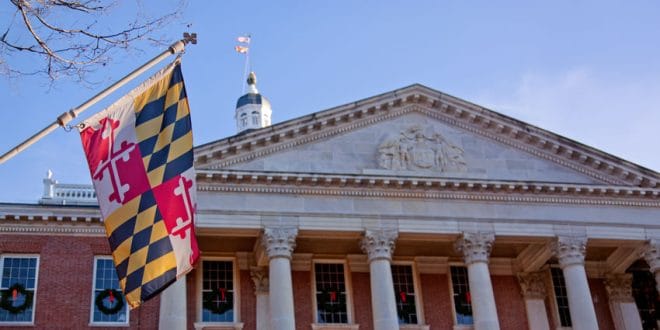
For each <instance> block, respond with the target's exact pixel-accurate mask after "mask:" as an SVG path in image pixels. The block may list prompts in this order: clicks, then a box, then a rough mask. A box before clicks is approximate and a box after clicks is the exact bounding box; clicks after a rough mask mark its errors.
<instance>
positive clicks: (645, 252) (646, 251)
mask: <svg viewBox="0 0 660 330" xmlns="http://www.w3.org/2000/svg"><path fill="white" fill-rule="evenodd" d="M642 257H644V260H645V261H646V263H647V264H649V270H650V271H651V273H653V274H655V273H656V272H658V271H660V240H657V239H651V240H649V241H647V242H646V244H644V248H643V249H642Z"/></svg>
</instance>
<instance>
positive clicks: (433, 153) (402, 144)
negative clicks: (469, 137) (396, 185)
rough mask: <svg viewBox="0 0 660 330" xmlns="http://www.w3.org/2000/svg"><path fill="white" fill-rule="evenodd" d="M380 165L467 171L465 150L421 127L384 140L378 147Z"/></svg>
mask: <svg viewBox="0 0 660 330" xmlns="http://www.w3.org/2000/svg"><path fill="white" fill-rule="evenodd" d="M378 153H379V156H378V165H379V166H380V167H382V168H385V169H388V170H395V171H401V170H409V171H413V170H432V171H440V172H464V171H465V170H466V169H467V164H466V163H465V159H464V158H463V149H461V148H460V147H458V146H456V145H454V144H452V143H450V142H449V141H447V139H445V138H444V137H443V136H442V135H441V134H440V133H437V132H436V131H435V130H433V128H431V127H427V128H426V129H423V128H422V127H421V126H419V125H415V126H411V127H410V128H408V129H406V130H404V131H401V132H400V133H399V136H397V137H391V138H387V139H385V141H384V142H383V143H381V145H380V146H379V147H378Z"/></svg>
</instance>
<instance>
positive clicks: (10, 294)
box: [0, 283, 33, 314]
mask: <svg viewBox="0 0 660 330" xmlns="http://www.w3.org/2000/svg"><path fill="white" fill-rule="evenodd" d="M19 294H20V295H22V296H24V297H25V301H23V303H22V304H20V305H18V306H14V301H16V298H17V297H18V295H19ZM32 298H33V293H32V292H30V291H27V290H25V287H24V286H23V285H22V284H20V283H15V284H14V285H12V286H10V287H9V288H8V289H6V290H2V299H0V308H2V309H4V310H7V311H8V312H9V313H12V314H20V313H22V312H24V311H25V310H26V309H28V308H30V307H31V306H32Z"/></svg>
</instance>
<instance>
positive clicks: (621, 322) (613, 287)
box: [605, 274, 642, 330]
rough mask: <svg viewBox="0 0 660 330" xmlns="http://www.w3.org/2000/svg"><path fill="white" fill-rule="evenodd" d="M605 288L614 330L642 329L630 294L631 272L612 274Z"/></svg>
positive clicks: (635, 305) (606, 281) (608, 277)
mask: <svg viewBox="0 0 660 330" xmlns="http://www.w3.org/2000/svg"><path fill="white" fill-rule="evenodd" d="M605 289H606V290H607V297H608V300H609V303H610V312H612V320H613V321H614V328H615V329H616V330H642V319H641V317H640V316H639V310H638V309H637V304H635V299H633V296H632V274H612V275H608V276H607V277H606V278H605Z"/></svg>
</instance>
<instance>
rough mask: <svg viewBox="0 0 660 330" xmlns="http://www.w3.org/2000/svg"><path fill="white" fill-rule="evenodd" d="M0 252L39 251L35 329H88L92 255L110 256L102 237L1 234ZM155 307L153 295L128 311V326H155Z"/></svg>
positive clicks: (156, 302) (156, 303) (155, 301)
mask: <svg viewBox="0 0 660 330" xmlns="http://www.w3.org/2000/svg"><path fill="white" fill-rule="evenodd" d="M0 252H1V253H33V254H39V269H38V284H37V295H36V313H35V319H34V322H35V328H39V329H83V328H88V325H89V318H90V312H91V310H90V309H91V299H92V298H91V297H92V276H93V274H92V272H93V269H94V267H93V264H94V256H95V255H110V249H109V246H108V241H107V239H106V238H105V237H77V236H43V235H2V239H0ZM159 307H160V302H159V298H158V297H156V298H154V299H152V300H150V301H148V302H147V303H145V304H143V305H142V307H140V308H138V309H136V310H133V311H131V314H130V328H131V329H155V328H157V327H158V310H159ZM18 329H25V327H19V328H18ZM94 329H103V328H100V327H94ZM108 329H117V328H116V327H114V328H108Z"/></svg>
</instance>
